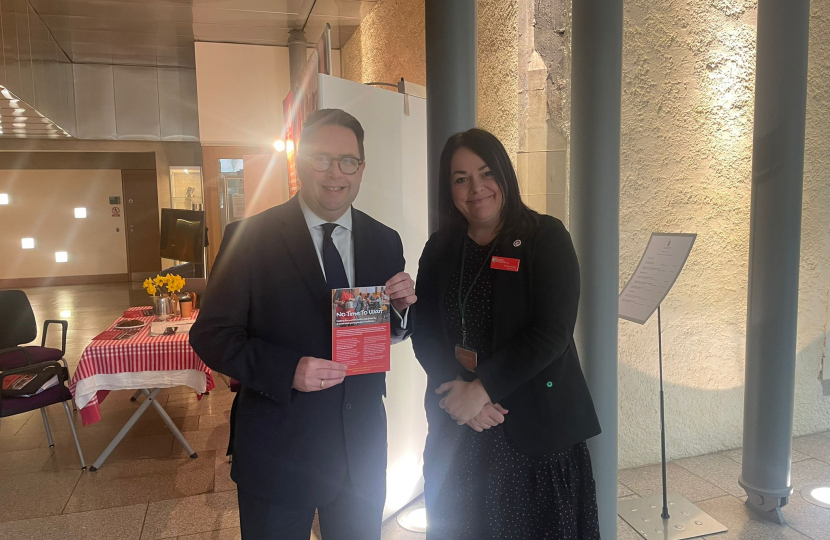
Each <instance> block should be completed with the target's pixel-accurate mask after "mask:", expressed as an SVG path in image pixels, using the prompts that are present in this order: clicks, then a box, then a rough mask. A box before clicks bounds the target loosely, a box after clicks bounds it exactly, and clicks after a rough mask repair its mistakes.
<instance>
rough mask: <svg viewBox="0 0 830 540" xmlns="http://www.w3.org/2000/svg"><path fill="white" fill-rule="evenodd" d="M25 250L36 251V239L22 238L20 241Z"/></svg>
mask: <svg viewBox="0 0 830 540" xmlns="http://www.w3.org/2000/svg"><path fill="white" fill-rule="evenodd" d="M20 243H21V245H22V246H23V249H35V239H34V238H22V239H21V240H20Z"/></svg>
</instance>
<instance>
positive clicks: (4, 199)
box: [0, 193, 9, 204]
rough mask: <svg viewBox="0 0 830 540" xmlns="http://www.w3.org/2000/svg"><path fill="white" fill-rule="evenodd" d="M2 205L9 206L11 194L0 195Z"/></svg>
mask: <svg viewBox="0 0 830 540" xmlns="http://www.w3.org/2000/svg"><path fill="white" fill-rule="evenodd" d="M0 204H9V194H8V193H0Z"/></svg>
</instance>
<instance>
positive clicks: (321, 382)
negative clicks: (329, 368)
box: [320, 379, 326, 388]
mask: <svg viewBox="0 0 830 540" xmlns="http://www.w3.org/2000/svg"><path fill="white" fill-rule="evenodd" d="M325 384H326V380H325V379H320V388H322V387H323V386H324V385H325Z"/></svg>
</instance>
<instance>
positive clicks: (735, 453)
mask: <svg viewBox="0 0 830 540" xmlns="http://www.w3.org/2000/svg"><path fill="white" fill-rule="evenodd" d="M721 454H722V455H724V456H726V457H728V458H729V459H731V460H734V461H737V462H738V463H743V450H742V449H740V448H737V449H735V450H727V451H726V452H721ZM792 459H793V463H798V462H799V461H804V460H805V459H810V456H808V455H807V454H802V453H801V452H799V451H798V450H795V449H793V455H792Z"/></svg>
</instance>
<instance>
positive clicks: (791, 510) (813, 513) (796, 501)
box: [782, 492, 830, 540]
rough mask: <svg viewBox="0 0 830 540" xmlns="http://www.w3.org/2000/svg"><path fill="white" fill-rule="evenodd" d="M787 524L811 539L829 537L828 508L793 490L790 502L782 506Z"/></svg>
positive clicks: (829, 515) (822, 539) (829, 512)
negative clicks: (806, 498) (808, 499)
mask: <svg viewBox="0 0 830 540" xmlns="http://www.w3.org/2000/svg"><path fill="white" fill-rule="evenodd" d="M782 511H783V513H784V519H785V520H786V522H787V525H788V526H790V527H792V528H793V529H795V530H797V531H798V532H800V533H803V534H805V535H807V536H809V537H810V538H812V539H813V540H826V539H827V538H830V508H821V507H820V506H816V505H814V504H812V503H810V502H808V501H807V500H805V499H804V498H803V497H802V496H801V493H799V492H795V493H793V495H792V497H790V503H789V504H788V505H787V506H785V507H784V508H783V510H782Z"/></svg>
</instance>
